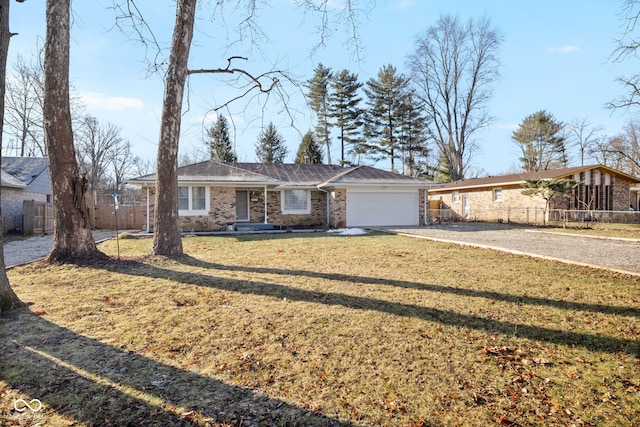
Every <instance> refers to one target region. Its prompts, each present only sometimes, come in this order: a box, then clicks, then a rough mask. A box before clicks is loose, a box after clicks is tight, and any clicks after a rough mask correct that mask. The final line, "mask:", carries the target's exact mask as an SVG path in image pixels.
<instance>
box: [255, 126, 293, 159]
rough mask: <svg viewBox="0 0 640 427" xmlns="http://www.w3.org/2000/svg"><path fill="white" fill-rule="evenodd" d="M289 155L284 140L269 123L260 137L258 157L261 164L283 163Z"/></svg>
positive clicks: (257, 150)
mask: <svg viewBox="0 0 640 427" xmlns="http://www.w3.org/2000/svg"><path fill="white" fill-rule="evenodd" d="M286 155H287V147H286V146H285V144H284V139H283V138H282V136H281V135H280V134H279V133H278V131H277V130H276V127H275V126H274V125H273V123H269V124H268V125H267V127H266V128H265V129H263V130H262V132H261V133H260V135H258V142H257V143H256V156H258V161H259V162H260V163H283V162H284V158H285V156H286Z"/></svg>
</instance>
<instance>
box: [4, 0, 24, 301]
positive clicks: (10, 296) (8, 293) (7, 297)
mask: <svg viewBox="0 0 640 427" xmlns="http://www.w3.org/2000/svg"><path fill="white" fill-rule="evenodd" d="M9 1H10V0H0V155H1V153H2V127H3V126H4V92H5V89H6V77H7V54H8V52H9V39H10V38H11V33H10V32H9ZM1 218H2V209H1V208H0V225H1V224H2V220H1ZM3 232H4V227H0V313H2V312H3V311H7V310H11V309H12V308H16V307H19V306H21V305H22V302H20V299H19V298H18V296H17V295H16V294H15V292H13V289H11V284H10V283H9V279H8V278H7V271H6V270H5V265H4V250H3V244H2V234H3Z"/></svg>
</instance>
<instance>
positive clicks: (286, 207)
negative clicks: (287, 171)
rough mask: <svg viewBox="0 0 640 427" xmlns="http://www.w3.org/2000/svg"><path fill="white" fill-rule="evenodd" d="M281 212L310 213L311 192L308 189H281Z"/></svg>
mask: <svg viewBox="0 0 640 427" xmlns="http://www.w3.org/2000/svg"><path fill="white" fill-rule="evenodd" d="M282 213H283V214H308V213H311V193H310V192H309V190H282Z"/></svg>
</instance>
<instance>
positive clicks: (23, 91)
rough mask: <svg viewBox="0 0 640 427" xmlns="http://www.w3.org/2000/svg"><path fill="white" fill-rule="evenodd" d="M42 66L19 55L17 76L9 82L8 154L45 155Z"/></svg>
mask: <svg viewBox="0 0 640 427" xmlns="http://www.w3.org/2000/svg"><path fill="white" fill-rule="evenodd" d="M42 75H43V73H42V64H41V63H35V62H34V61H31V62H27V61H26V60H25V58H24V57H23V56H22V55H18V57H17V60H16V62H15V63H14V64H13V73H12V76H11V78H10V79H7V82H6V86H7V88H6V97H5V99H6V105H5V110H4V111H5V115H6V117H5V129H4V130H5V133H6V135H7V136H8V137H9V144H8V146H6V147H4V152H6V153H11V154H13V155H17V156H20V157H31V156H45V155H46V148H45V145H44V131H43V129H44V124H43V121H42V109H43V90H44V82H43V80H42Z"/></svg>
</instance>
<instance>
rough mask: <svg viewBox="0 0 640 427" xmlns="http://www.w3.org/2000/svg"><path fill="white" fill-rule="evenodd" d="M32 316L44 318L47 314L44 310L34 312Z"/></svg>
mask: <svg viewBox="0 0 640 427" xmlns="http://www.w3.org/2000/svg"><path fill="white" fill-rule="evenodd" d="M33 314H35V315H36V316H44V315H45V314H47V312H46V311H45V310H38V311H34V312H33Z"/></svg>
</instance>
